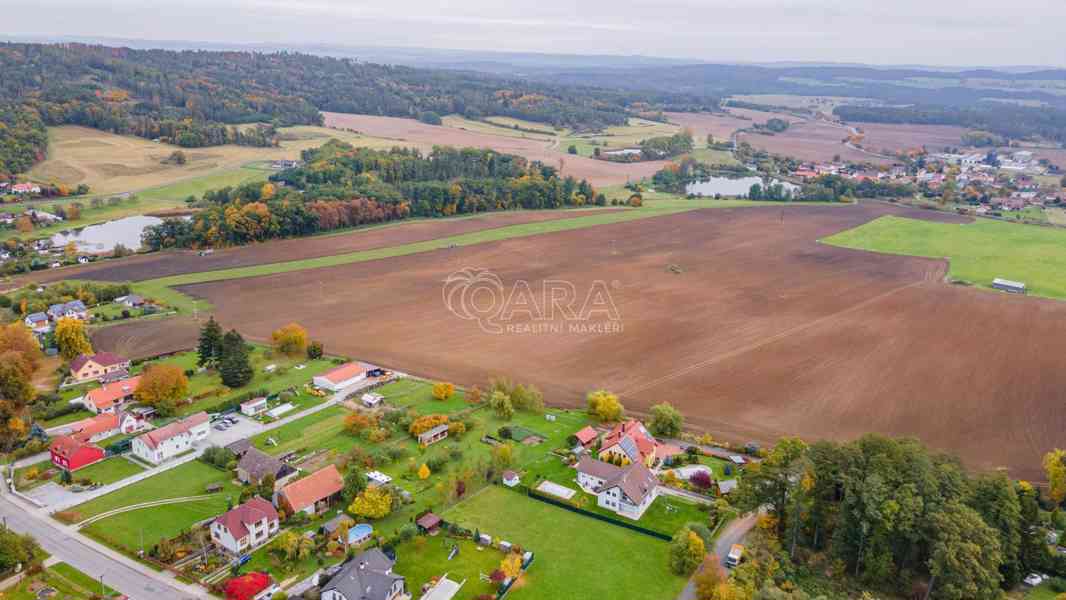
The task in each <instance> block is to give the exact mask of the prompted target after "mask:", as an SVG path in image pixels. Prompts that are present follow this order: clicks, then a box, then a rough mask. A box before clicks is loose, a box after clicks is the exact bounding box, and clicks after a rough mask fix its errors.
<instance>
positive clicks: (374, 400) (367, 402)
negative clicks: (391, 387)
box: [362, 392, 385, 408]
mask: <svg viewBox="0 0 1066 600" xmlns="http://www.w3.org/2000/svg"><path fill="white" fill-rule="evenodd" d="M384 399H385V397H384V396H382V395H381V394H375V393H372V392H368V393H366V394H363V398H362V400H363V406H365V407H367V408H374V407H375V406H377V405H379V404H381V401H382V400H384Z"/></svg>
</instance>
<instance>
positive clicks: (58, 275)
mask: <svg viewBox="0 0 1066 600" xmlns="http://www.w3.org/2000/svg"><path fill="white" fill-rule="evenodd" d="M614 210H617V209H610V208H605V209H597V210H536V211H533V210H531V211H512V212H498V213H485V214H482V215H477V216H474V217H466V218H455V219H439V220H424V221H411V222H407V223H404V222H398V223H395V224H392V225H389V226H386V227H378V228H374V229H367V230H359V231H352V232H348V233H341V234H336V235H323V236H317V237H309V238H295V239H290V240H279V241H272V242H266V243H262V244H253V245H250V246H241V247H239V248H228V249H224V250H216V251H214V252H212V253H211V254H208V255H206V256H200V255H199V254H198V253H197V252H195V251H192V250H184V251H172V252H154V253H151V254H143V255H140V256H133V257H129V258H124V259H121V260H107V261H102V262H98V263H93V264H89V265H84V266H77V267H70V268H66V269H54V270H48V271H37V272H35V273H31V274H29V275H26V276H24V277H20V278H19V279H18V285H22V284H24V283H28V282H33V283H49V282H52V281H59V280H62V279H92V280H94V281H143V280H145V279H156V278H159V277H169V276H170V275H182V274H184V273H201V272H204V271H217V270H219V269H230V268H234V267H248V266H252V265H264V264H270V263H276V262H283V261H289V260H301V259H305V258H317V257H320V256H333V255H336V254H344V253H348V252H358V251H361V250H370V249H373V248H384V247H387V246H399V245H402V244H410V243H413V242H421V241H425V240H435V239H438V238H443V237H448V236H452V235H459V234H462V233H470V232H472V231H481V230H484V229H494V228H496V227H507V226H508V225H520V224H522V223H539V222H541V221H554V220H556V219H572V218H576V217H581V216H584V215H588V214H592V213H594V212H603V211H608V212H611V211H614Z"/></svg>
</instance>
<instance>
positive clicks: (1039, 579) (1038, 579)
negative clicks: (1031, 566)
mask: <svg viewBox="0 0 1066 600" xmlns="http://www.w3.org/2000/svg"><path fill="white" fill-rule="evenodd" d="M1047 578H1048V576H1047V575H1043V574H1041V573H1030V574H1029V575H1028V576H1027V577H1026V578H1025V579H1024V580H1022V581H1023V582H1024V583H1025V585H1028V586H1032V587H1036V586H1038V585H1040V584H1041V583H1044V581H1046V580H1047Z"/></svg>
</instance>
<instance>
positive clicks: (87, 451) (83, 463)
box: [49, 435, 107, 471]
mask: <svg viewBox="0 0 1066 600" xmlns="http://www.w3.org/2000/svg"><path fill="white" fill-rule="evenodd" d="M49 451H50V453H51V454H52V464H53V465H55V466H57V467H59V468H60V469H66V470H67V471H77V470H78V469H80V468H82V467H87V466H89V465H91V464H93V463H95V462H99V461H101V460H104V458H105V456H106V454H107V453H105V452H104V451H103V450H102V449H100V448H99V447H97V446H95V445H93V444H91V443H89V442H80V441H78V440H76V439H74V438H72V437H70V436H69V435H61V436H59V437H57V438H55V439H54V440H52V445H51V447H50V448H49Z"/></svg>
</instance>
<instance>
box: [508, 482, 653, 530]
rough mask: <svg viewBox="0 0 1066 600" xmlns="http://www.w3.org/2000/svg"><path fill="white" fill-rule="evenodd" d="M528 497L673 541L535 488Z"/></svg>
mask: <svg viewBox="0 0 1066 600" xmlns="http://www.w3.org/2000/svg"><path fill="white" fill-rule="evenodd" d="M526 495H527V496H529V497H530V498H533V499H534V500H539V501H540V502H544V503H545V504H551V505H553V506H558V507H559V508H564V509H566V510H568V511H570V512H573V513H577V514H579V515H584V516H586V517H592V518H593V519H597V520H600V521H603V522H604V523H610V524H611V525H617V526H619V527H625V528H626V529H629V530H631V531H636V532H637V533H643V534H644V535H648V536H651V537H653V538H655V539H659V540H663V541H664V542H669V541H670V539H671V537H670V536H668V535H666V534H665V533H660V532H658V531H653V530H651V529H646V528H644V527H641V526H640V525H634V524H632V523H626V522H625V521H620V520H618V519H612V518H611V517H608V516H606V515H601V514H599V513H595V512H592V511H589V510H585V509H583V508H578V507H576V506H574V505H572V504H568V503H566V502H563V501H561V500H556V499H555V498H549V497H548V496H544V495H542V494H541V493H539V492H537V491H536V490H534V489H533V488H526Z"/></svg>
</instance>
